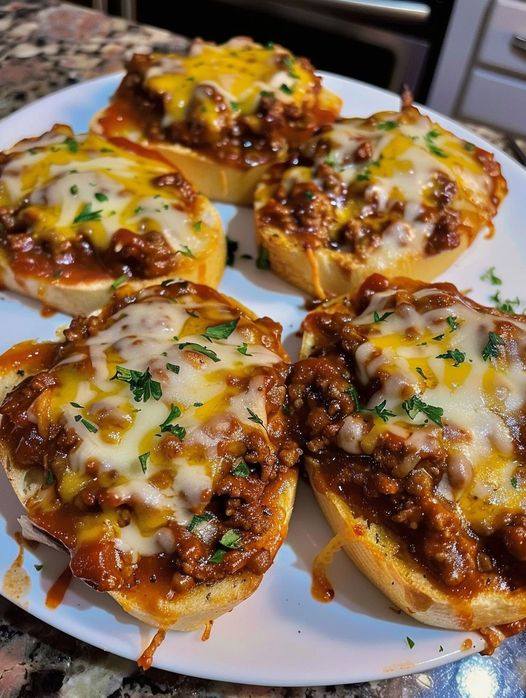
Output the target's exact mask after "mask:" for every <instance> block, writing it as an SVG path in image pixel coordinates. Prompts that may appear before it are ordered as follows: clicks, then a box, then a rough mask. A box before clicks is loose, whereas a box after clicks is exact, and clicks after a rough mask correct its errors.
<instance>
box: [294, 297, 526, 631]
mask: <svg viewBox="0 0 526 698" xmlns="http://www.w3.org/2000/svg"><path fill="white" fill-rule="evenodd" d="M339 302H340V299H339V298H336V299H334V300H333V301H329V302H328V303H327V304H324V305H323V306H320V308H319V309H317V310H316V311H314V312H317V311H318V310H323V309H324V307H327V306H329V307H330V305H334V306H337V305H338V303H339ZM315 344H316V341H315V337H314V335H313V334H312V333H310V332H305V333H304V335H303V340H302V346H301V351H300V358H301V359H305V358H307V357H308V356H310V354H311V352H312V351H313V349H314V347H315ZM304 463H305V467H306V470H307V473H308V475H309V480H310V483H311V486H312V489H313V491H314V494H315V497H316V499H317V501H318V504H319V505H320V508H321V510H322V511H323V513H324V515H325V517H326V518H327V521H328V522H329V524H330V526H331V527H332V529H333V530H334V532H335V533H336V534H338V535H339V536H340V538H341V540H342V542H343V548H344V550H345V552H346V553H347V555H348V556H349V557H350V559H351V560H352V561H353V563H354V564H355V565H356V566H357V567H358V569H359V570H360V571H361V572H362V573H363V574H364V575H365V576H366V577H367V578H368V579H369V580H370V581H371V582H372V583H373V584H374V585H375V586H377V587H378V589H380V591H382V592H383V593H384V594H385V595H386V596H387V597H388V598H389V599H390V600H391V601H392V602H393V603H394V604H395V605H396V606H397V607H398V608H400V609H402V610H403V611H405V613H407V614H408V615H410V616H412V617H413V618H415V619H416V620H418V621H420V622H421V623H425V624H426V625H434V626H437V627H440V628H448V629H451V630H478V629H480V628H486V627H488V626H496V625H503V624H507V623H513V622H515V621H517V620H521V619H523V618H524V617H526V590H520V589H519V590H516V591H514V592H506V591H500V592H494V591H491V592H480V593H477V594H476V595H474V596H473V597H472V598H463V597H457V596H454V595H453V594H447V593H446V592H445V591H444V590H443V589H442V588H441V587H440V586H439V585H437V584H436V583H435V582H434V581H433V580H432V579H431V578H430V577H429V576H427V575H426V572H425V568H423V567H422V566H421V565H419V563H418V562H417V561H415V559H414V558H413V557H412V556H411V555H410V553H409V552H408V551H407V549H406V548H405V545H404V543H403V541H402V540H401V539H400V538H399V537H398V536H397V535H396V534H395V533H393V532H392V531H391V530H390V529H389V528H387V527H386V526H384V525H382V524H378V523H375V522H374V521H371V520H370V519H369V518H368V517H367V511H365V510H363V511H361V510H358V508H357V507H356V505H351V504H350V503H349V502H348V501H346V500H345V499H344V498H343V497H341V496H339V495H338V494H337V493H335V492H334V491H332V490H330V489H329V488H328V487H326V486H325V484H324V480H323V473H322V467H321V465H320V462H319V461H318V460H317V459H315V458H313V457H312V456H307V457H306V458H305V460H304Z"/></svg>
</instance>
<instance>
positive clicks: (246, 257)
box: [241, 252, 254, 259]
mask: <svg viewBox="0 0 526 698" xmlns="http://www.w3.org/2000/svg"><path fill="white" fill-rule="evenodd" d="M241 259H254V257H253V256H252V255H251V254H247V253H246V252H245V254H242V255H241Z"/></svg>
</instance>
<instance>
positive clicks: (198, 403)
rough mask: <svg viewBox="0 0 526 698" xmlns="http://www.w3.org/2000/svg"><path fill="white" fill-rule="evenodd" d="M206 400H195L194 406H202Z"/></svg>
mask: <svg viewBox="0 0 526 698" xmlns="http://www.w3.org/2000/svg"><path fill="white" fill-rule="evenodd" d="M203 405H204V402H194V407H202V406H203Z"/></svg>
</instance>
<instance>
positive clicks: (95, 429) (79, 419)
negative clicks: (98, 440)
mask: <svg viewBox="0 0 526 698" xmlns="http://www.w3.org/2000/svg"><path fill="white" fill-rule="evenodd" d="M75 421H76V422H80V423H81V424H82V426H83V427H85V428H86V429H87V430H88V431H91V433H92V434H96V433H97V432H98V430H99V429H98V427H96V426H95V424H92V423H91V422H89V421H88V420H87V419H84V417H81V416H80V414H77V415H76V416H75Z"/></svg>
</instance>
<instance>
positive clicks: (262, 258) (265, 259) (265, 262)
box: [256, 245, 270, 271]
mask: <svg viewBox="0 0 526 698" xmlns="http://www.w3.org/2000/svg"><path fill="white" fill-rule="evenodd" d="M256 267H257V268H258V269H261V270H263V271H266V270H267V269H270V258H269V255H268V250H267V249H266V248H265V247H263V246H261V245H260V247H259V249H258V256H257V259H256Z"/></svg>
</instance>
